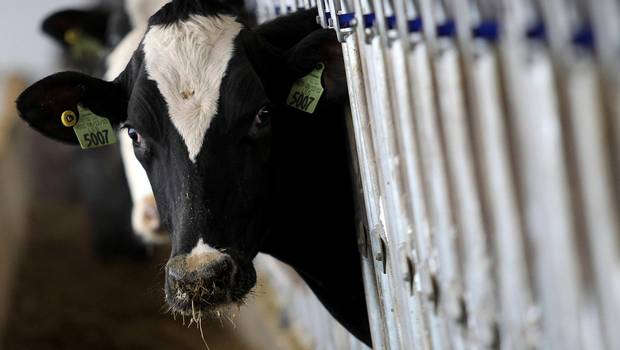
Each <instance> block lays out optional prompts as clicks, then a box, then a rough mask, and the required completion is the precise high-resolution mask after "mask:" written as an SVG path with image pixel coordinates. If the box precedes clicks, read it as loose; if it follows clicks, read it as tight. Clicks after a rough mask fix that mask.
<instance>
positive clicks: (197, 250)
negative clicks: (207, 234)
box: [189, 238, 220, 256]
mask: <svg viewBox="0 0 620 350" xmlns="http://www.w3.org/2000/svg"><path fill="white" fill-rule="evenodd" d="M207 253H220V251H219V250H217V249H215V248H213V247H211V246H210V245H208V244H206V243H205V242H204V241H203V240H202V238H200V239H199V240H198V243H196V246H195V247H194V248H193V249H192V251H191V252H190V253H189V256H198V255H202V254H207Z"/></svg>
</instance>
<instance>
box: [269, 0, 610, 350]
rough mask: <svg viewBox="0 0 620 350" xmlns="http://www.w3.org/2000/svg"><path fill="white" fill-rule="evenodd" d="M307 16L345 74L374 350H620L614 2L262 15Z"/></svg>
mask: <svg viewBox="0 0 620 350" xmlns="http://www.w3.org/2000/svg"><path fill="white" fill-rule="evenodd" d="M314 5H316V6H317V8H318V12H319V13H320V14H319V15H318V17H317V19H318V20H319V22H321V24H322V25H323V26H325V27H329V28H333V29H334V30H335V31H336V32H337V34H338V38H339V40H340V41H341V43H342V48H343V55H344V61H345V66H346V70H347V79H348V86H349V97H350V102H351V118H350V126H351V127H350V131H351V140H352V142H351V143H352V145H353V147H352V148H353V149H354V152H355V155H356V156H357V162H358V168H357V170H358V180H359V185H360V189H361V190H360V199H361V204H363V207H364V208H365V209H364V210H362V211H361V214H362V217H363V219H362V220H361V222H360V248H361V249H360V252H361V257H362V261H363V267H364V274H365V285H366V294H367V300H368V309H369V316H370V321H371V328H372V335H373V344H374V348H376V349H469V348H473V349H480V348H502V349H528V348H544V349H563V350H564V349H620V332H618V331H617V329H618V327H619V326H618V325H620V223H619V219H620V4H619V3H618V2H617V1H615V0H589V1H585V0H584V1H578V0H570V1H569V0H538V1H535V0H532V1H529V0H501V1H500V0H495V1H493V0H443V1H439V0H437V1H433V0H341V1H338V0H319V2H318V3H316V4H315V3H314V2H313V1H301V0H299V1H284V0H282V1H270V0H263V1H258V5H257V12H258V15H259V19H260V20H266V19H270V18H273V17H275V16H277V15H281V14H285V13H287V12H291V11H295V10H296V9H298V8H307V7H310V6H314ZM316 307H317V308H319V306H316ZM303 322H306V321H303ZM313 327H317V328H320V327H324V325H323V324H316V325H313V324H308V325H306V328H313ZM312 333H313V334H314V335H315V336H316V337H321V338H319V339H318V340H317V341H316V343H317V344H319V343H322V342H323V343H325V344H327V343H329V342H330V341H331V340H329V339H327V338H329V335H328V334H326V333H321V331H320V330H316V331H313V332H312ZM349 346H350V347H353V346H354V345H351V344H350V345H349ZM355 346H358V345H355ZM326 348H334V349H344V348H346V347H345V346H337V347H329V346H327V347H326Z"/></svg>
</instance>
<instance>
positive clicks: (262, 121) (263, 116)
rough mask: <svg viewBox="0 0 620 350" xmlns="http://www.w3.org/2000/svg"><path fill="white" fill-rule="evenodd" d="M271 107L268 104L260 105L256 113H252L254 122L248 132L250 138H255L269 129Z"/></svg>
mask: <svg viewBox="0 0 620 350" xmlns="http://www.w3.org/2000/svg"><path fill="white" fill-rule="evenodd" d="M270 119H271V107H270V106H268V105H264V106H262V107H261V108H260V109H259V110H258V112H256V115H254V122H253V123H252V127H251V128H250V130H249V132H248V136H249V137H250V139H253V140H256V139H259V138H261V137H263V136H265V135H267V134H269V131H270V130H271V127H270V125H271V122H270Z"/></svg>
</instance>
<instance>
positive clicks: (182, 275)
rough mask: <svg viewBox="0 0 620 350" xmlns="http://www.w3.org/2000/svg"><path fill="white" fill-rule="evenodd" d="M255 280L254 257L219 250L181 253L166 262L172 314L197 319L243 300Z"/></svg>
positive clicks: (216, 313) (217, 313) (168, 301)
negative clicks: (250, 258)
mask: <svg viewBox="0 0 620 350" xmlns="http://www.w3.org/2000/svg"><path fill="white" fill-rule="evenodd" d="M255 284H256V271H255V270H254V266H253V265H252V263H251V261H250V262H247V261H246V259H242V258H233V257H232V256H230V255H229V254H225V253H221V252H218V251H213V252H206V253H201V254H197V255H196V254H185V255H178V256H175V257H173V258H171V259H170V260H169V261H168V263H167V264H166V287H165V291H166V302H167V303H168V305H169V306H170V309H171V311H172V313H173V314H181V315H183V316H189V317H191V318H192V319H194V320H200V319H202V318H204V317H211V316H219V315H220V312H221V311H222V310H224V309H226V308H228V307H230V306H240V305H242V304H244V303H245V299H246V296H247V295H248V293H249V292H250V291H251V290H252V288H253V287H254V286H255Z"/></svg>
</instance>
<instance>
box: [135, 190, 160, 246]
mask: <svg viewBox="0 0 620 350" xmlns="http://www.w3.org/2000/svg"><path fill="white" fill-rule="evenodd" d="M132 225H133V228H134V231H135V232H136V234H138V235H139V236H140V237H141V238H142V240H143V241H144V242H146V243H165V242H166V241H167V240H168V235H167V234H166V232H164V230H163V229H162V225H161V220H160V217H159V211H158V210H157V204H156V203H155V197H153V195H148V196H145V197H143V198H142V199H141V200H140V201H138V202H137V203H136V204H135V206H134V208H133V213H132Z"/></svg>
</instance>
